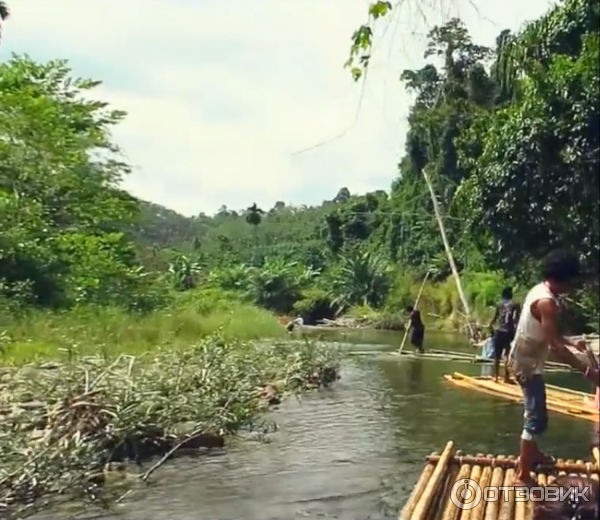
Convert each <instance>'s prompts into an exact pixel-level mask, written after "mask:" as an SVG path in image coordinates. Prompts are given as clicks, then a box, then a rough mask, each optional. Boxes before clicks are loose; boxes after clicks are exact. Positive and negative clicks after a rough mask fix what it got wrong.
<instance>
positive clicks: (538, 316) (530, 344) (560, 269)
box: [510, 251, 599, 487]
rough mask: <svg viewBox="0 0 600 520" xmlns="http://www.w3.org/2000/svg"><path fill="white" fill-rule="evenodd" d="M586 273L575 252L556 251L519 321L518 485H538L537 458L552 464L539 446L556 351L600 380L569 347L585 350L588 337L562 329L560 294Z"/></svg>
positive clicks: (514, 360) (514, 353)
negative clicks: (547, 376)
mask: <svg viewBox="0 0 600 520" xmlns="http://www.w3.org/2000/svg"><path fill="white" fill-rule="evenodd" d="M579 276H580V265H579V260H578V259H577V257H576V256H575V255H574V254H572V253H570V252H569V251H553V252H552V253H550V254H549V255H548V257H547V258H546V260H545V262H544V267H543V280H544V281H543V282H542V283H539V284H538V285H536V286H535V287H533V289H531V290H530V291H529V293H528V294H527V297H526V298H525V303H524V304H523V309H522V312H521V317H520V318H519V323H518V324H517V330H516V333H515V340H514V342H513V345H512V349H511V351H510V357H511V360H510V363H511V365H512V368H513V369H514V372H515V376H516V378H517V382H518V383H519V385H520V386H521V390H522V391H523V401H524V406H525V415H524V418H525V421H524V426H523V431H522V433H521V450H520V456H519V469H518V473H517V475H516V476H515V486H527V487H532V486H535V485H536V483H535V480H534V479H533V478H532V477H531V471H532V469H533V467H534V465H535V464H536V463H552V462H553V459H552V458H551V457H548V456H546V455H544V454H543V453H542V452H541V451H540V449H539V448H538V445H537V439H538V438H539V437H540V436H541V435H542V434H543V433H544V432H545V431H546V429H547V427H548V411H547V408H546V385H545V383H544V375H543V374H544V365H545V362H546V358H547V357H548V352H549V350H551V351H552V352H553V354H554V355H555V356H556V357H557V358H559V360H560V361H563V362H564V363H567V364H569V365H570V366H572V367H573V368H575V369H576V370H578V371H580V372H581V373H582V374H584V376H585V377H586V379H588V380H589V381H591V382H592V383H593V384H595V385H596V386H598V385H599V380H598V370H595V369H593V368H590V367H588V366H587V365H586V364H585V363H583V362H582V361H580V360H579V359H578V358H577V357H576V356H575V354H573V353H572V352H571V351H570V350H569V347H573V348H575V349H577V350H579V351H580V352H585V350H586V345H585V342H584V341H578V342H576V343H573V342H571V341H569V340H568V339H567V338H565V337H563V336H561V335H560V334H559V332H558V313H559V309H560V303H559V300H558V297H559V296H560V295H562V294H566V293H567V292H569V291H570V290H571V289H572V288H573V285H574V283H575V282H576V281H577V279H578V278H579Z"/></svg>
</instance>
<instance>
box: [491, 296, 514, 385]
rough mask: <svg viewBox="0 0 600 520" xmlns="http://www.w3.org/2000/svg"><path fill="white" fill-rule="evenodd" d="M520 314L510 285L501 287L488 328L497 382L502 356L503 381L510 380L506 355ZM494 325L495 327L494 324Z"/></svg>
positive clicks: (507, 381)
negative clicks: (491, 337)
mask: <svg viewBox="0 0 600 520" xmlns="http://www.w3.org/2000/svg"><path fill="white" fill-rule="evenodd" d="M520 315H521V306H520V305H519V304H518V303H515V302H513V290H512V287H505V288H504V289H502V301H501V302H500V303H499V304H498V305H497V306H496V312H495V314H494V317H493V318H492V321H491V322H490V326H489V328H490V330H491V331H492V335H493V344H494V355H493V357H494V380H495V381H496V382H498V375H499V373H500V360H501V359H502V358H504V381H505V382H506V383H509V382H510V378H509V376H508V355H509V354H510V346H511V344H512V341H513V339H515V329H516V326H517V323H518V321H519V316H520ZM495 325H496V328H494V326H495Z"/></svg>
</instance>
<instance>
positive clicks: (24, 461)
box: [0, 306, 339, 518]
mask: <svg viewBox="0 0 600 520" xmlns="http://www.w3.org/2000/svg"><path fill="white" fill-rule="evenodd" d="M28 317H29V318H30V321H29V323H30V326H29V328H27V321H26V319H25V317H22V318H21V319H20V320H16V321H13V323H12V324H11V326H10V327H9V328H7V329H5V331H4V332H3V333H2V334H3V335H2V342H3V359H4V363H3V365H4V366H3V367H2V368H0V453H2V462H1V463H0V516H2V518H17V517H18V518H25V517H27V516H29V515H31V514H33V513H34V512H36V511H38V510H40V509H43V508H44V507H46V506H47V505H48V504H51V505H54V504H55V502H56V500H58V499H59V498H60V500H69V501H71V500H75V501H82V502H90V501H93V502H96V503H98V502H99V501H103V502H105V503H106V504H111V503H114V501H115V500H116V499H117V498H118V496H121V495H122V494H123V493H124V492H125V491H126V489H129V488H131V487H132V486H135V484H136V483H137V482H142V481H145V480H146V479H147V478H148V477H149V476H150V474H151V473H152V472H153V469H151V468H149V467H144V468H143V469H141V471H142V473H140V474H137V473H135V474H133V475H126V473H125V471H124V470H123V469H122V470H121V471H120V472H118V474H119V475H120V476H121V477H122V478H119V479H118V483H119V485H118V486H114V485H111V486H106V485H105V480H106V479H105V477H106V472H105V468H107V467H113V466H114V463H119V462H126V461H134V462H138V463H141V462H142V461H144V460H146V459H148V458H150V457H160V456H162V457H167V458H170V457H172V456H173V455H174V454H175V453H176V452H180V451H181V450H184V449H187V450H189V449H193V450H197V449H199V448H214V447H223V446H224V445H226V443H227V440H228V439H229V438H231V437H233V436H235V435H236V434H238V433H239V432H242V431H247V430H254V431H256V430H258V431H261V429H262V428H265V427H268V425H265V424H264V413H265V412H266V411H267V410H268V408H269V407H270V406H272V405H275V404H278V403H279V402H280V401H281V400H282V399H283V398H284V397H285V396H286V395H288V394H290V393H293V392H299V391H302V390H307V389H310V388H317V387H320V386H328V385H330V384H331V383H332V382H334V381H335V380H336V379H337V378H338V377H339V364H338V363H339V351H338V350H337V349H336V348H335V347H333V346H331V345H328V346H324V345H320V344H316V343H304V344H297V343H294V344H291V343H284V342H281V341H279V340H277V339H276V337H277V336H284V335H285V329H284V328H283V327H282V326H281V325H280V324H279V323H278V322H277V320H276V318H275V317H274V316H273V315H271V314H269V313H267V312H266V311H262V310H259V309H255V308H251V307H248V306H245V307H244V308H243V309H242V308H241V307H239V308H235V309H233V308H232V309H231V310H230V311H228V313H225V314H222V311H220V310H219V311H215V312H212V313H210V312H206V313H201V312H198V309H197V308H196V309H190V308H188V309H179V310H177V309H174V310H171V311H169V312H165V313H155V314H153V315H149V316H145V317H142V316H131V315H126V314H122V313H120V312H118V311H115V310H98V309H91V308H88V309H80V310H79V311H76V312H71V313H65V314H51V313H40V314H29V315H28ZM213 329H214V332H213V331H212V330H213ZM261 334H264V335H265V336H271V338H275V339H270V340H266V339H263V340H262V341H258V340H257V339H254V338H258V337H259V336H260V335H261ZM240 336H242V337H245V338H251V339H250V340H248V339H245V340H243V339H240ZM165 460H166V459H165ZM118 467H121V466H118ZM124 467H126V466H123V468H124ZM127 467H128V466H127ZM111 474H114V472H111ZM123 488H125V490H124V489H123Z"/></svg>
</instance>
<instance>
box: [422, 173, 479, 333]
mask: <svg viewBox="0 0 600 520" xmlns="http://www.w3.org/2000/svg"><path fill="white" fill-rule="evenodd" d="M423 178H424V179H425V183H426V184H427V188H428V189H429V194H430V195H431V202H432V204H433V211H434V213H435V219H436V220H437V223H438V226H439V228H440V234H441V235H442V242H443V243H444V249H445V250H446V256H447V257H448V263H449V264H450V269H451V270H452V275H453V276H454V281H455V282H456V289H457V290H458V296H459V297H460V301H461V302H462V304H463V307H464V309H465V315H466V317H467V328H468V329H469V335H470V336H471V339H474V338H475V328H474V327H473V323H472V316H471V308H470V307H469V302H468V301H467V298H466V296H465V293H464V291H463V287H462V283H461V281H460V275H459V274H458V269H457V268H456V263H455V262H454V255H453V254H452V248H451V247H450V242H448V236H447V235H446V228H445V227H444V221H443V220H442V212H441V211H440V205H439V203H438V200H437V197H436V195H435V190H434V189H433V184H432V183H431V179H430V178H429V174H428V173H427V166H426V167H425V168H423Z"/></svg>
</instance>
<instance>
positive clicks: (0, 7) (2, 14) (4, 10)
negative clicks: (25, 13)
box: [0, 0, 10, 40]
mask: <svg viewBox="0 0 600 520" xmlns="http://www.w3.org/2000/svg"><path fill="white" fill-rule="evenodd" d="M9 17H10V9H9V8H8V5H6V2H3V1H1V0H0V40H1V39H2V24H3V22H5V21H6V20H8V18H9Z"/></svg>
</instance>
